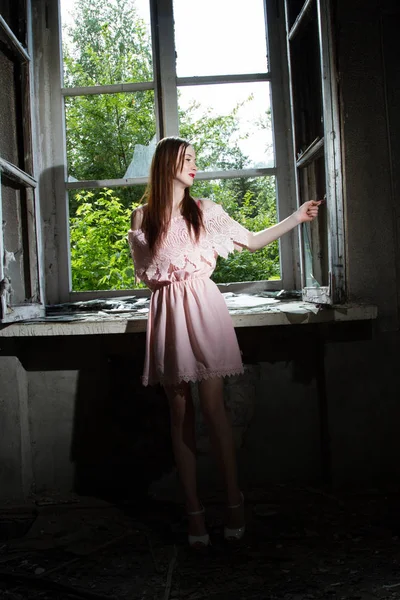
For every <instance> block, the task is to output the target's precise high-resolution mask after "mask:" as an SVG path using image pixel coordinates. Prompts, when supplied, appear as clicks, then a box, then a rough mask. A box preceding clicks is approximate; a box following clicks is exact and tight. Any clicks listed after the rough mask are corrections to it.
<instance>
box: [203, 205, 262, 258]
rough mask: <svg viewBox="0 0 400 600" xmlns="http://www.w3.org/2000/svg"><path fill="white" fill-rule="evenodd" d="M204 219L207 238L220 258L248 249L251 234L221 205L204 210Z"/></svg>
mask: <svg viewBox="0 0 400 600" xmlns="http://www.w3.org/2000/svg"><path fill="white" fill-rule="evenodd" d="M203 219H204V226H205V230H206V234H207V238H208V240H209V241H210V242H211V244H212V246H213V249H214V250H215V252H216V253H217V254H219V256H222V257H223V258H226V257H227V256H228V254H230V253H231V252H233V251H234V250H240V249H242V248H243V247H247V245H248V243H249V236H250V235H251V233H250V232H249V231H248V230H247V229H246V228H245V227H243V225H241V224H240V223H238V222H237V221H235V220H234V219H232V217H230V216H229V215H228V213H227V212H225V211H224V209H223V208H222V206H221V205H220V204H214V205H213V206H211V207H210V208H207V209H206V210H204V213H203Z"/></svg>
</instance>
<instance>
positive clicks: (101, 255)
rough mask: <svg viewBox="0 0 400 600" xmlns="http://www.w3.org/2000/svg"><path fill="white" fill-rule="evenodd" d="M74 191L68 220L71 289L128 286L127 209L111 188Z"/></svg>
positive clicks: (130, 279) (131, 273) (130, 268)
mask: <svg viewBox="0 0 400 600" xmlns="http://www.w3.org/2000/svg"><path fill="white" fill-rule="evenodd" d="M93 197H94V194H93V192H90V191H87V192H84V193H81V194H77V196H76V201H77V205H78V206H77V209H76V215H75V216H74V217H72V218H71V221H70V239H71V267H72V286H73V289H74V290H110V289H116V290H123V289H129V288H130V287H132V282H133V279H134V269H133V263H132V259H131V257H130V252H129V246H128V242H127V232H128V229H129V225H128V223H129V220H130V213H131V210H132V209H133V208H134V207H135V206H132V207H131V208H130V209H128V208H125V207H124V206H123V204H122V202H121V201H120V199H119V198H118V197H117V196H116V195H115V192H113V190H110V189H106V188H105V189H103V190H101V192H100V193H99V194H98V197H97V199H96V200H94V201H93Z"/></svg>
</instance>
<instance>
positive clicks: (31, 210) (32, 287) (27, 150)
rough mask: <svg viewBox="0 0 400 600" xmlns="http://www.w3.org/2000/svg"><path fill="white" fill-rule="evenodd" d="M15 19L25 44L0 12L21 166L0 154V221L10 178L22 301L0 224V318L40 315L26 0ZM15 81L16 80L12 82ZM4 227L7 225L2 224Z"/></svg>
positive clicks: (41, 280) (40, 277) (29, 18)
mask: <svg viewBox="0 0 400 600" xmlns="http://www.w3.org/2000/svg"><path fill="white" fill-rule="evenodd" d="M18 10H19V13H20V15H19V19H20V20H21V19H22V21H23V22H24V26H25V31H26V40H25V41H26V46H25V45H24V44H22V43H21V42H20V40H19V39H18V36H17V35H16V33H15V31H13V30H12V28H11V27H10V26H9V24H8V23H7V22H6V20H5V19H4V18H3V16H1V15H0V28H1V31H2V35H3V36H4V39H5V43H6V45H7V48H8V51H9V52H10V53H11V54H12V55H13V58H14V59H15V61H16V63H19V65H20V69H21V83H20V86H21V87H20V90H19V91H20V96H21V99H22V100H21V102H22V109H23V110H21V113H22V114H23V119H22V137H23V139H22V140H20V142H21V144H22V145H23V150H24V155H23V159H22V160H23V169H21V168H20V167H19V166H18V165H16V164H13V163H11V162H10V161H8V160H6V159H5V158H4V157H1V156H0V222H2V221H3V218H2V216H3V199H2V182H4V180H6V181H10V182H13V184H14V185H15V186H17V187H18V189H19V191H20V195H21V208H22V209H23V213H24V219H23V220H22V223H21V228H22V231H21V235H22V242H21V243H22V252H23V270H24V274H23V277H24V285H25V296H26V298H25V301H24V302H22V303H21V302H19V303H14V302H13V296H12V281H11V280H10V278H9V277H8V269H7V262H6V259H5V256H6V255H5V252H6V250H7V249H6V248H5V245H4V239H3V237H4V234H3V228H2V229H1V230H0V256H1V260H0V285H1V294H0V322H2V323H10V322H13V321H17V320H26V319H33V318H39V317H42V316H43V315H44V312H45V309H44V301H43V289H44V277H43V271H42V268H41V253H42V247H41V235H40V210H39V197H38V185H37V177H36V173H37V165H36V155H35V151H34V146H35V140H36V129H35V122H34V119H33V118H32V115H33V113H34V109H35V99H34V92H33V66H32V35H31V34H32V27H31V23H32V15H31V2H30V0H26V1H21V2H20V5H19V6H18ZM15 85H17V84H15ZM5 227H7V225H5Z"/></svg>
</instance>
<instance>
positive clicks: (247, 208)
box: [191, 176, 281, 283]
mask: <svg viewBox="0 0 400 600" xmlns="http://www.w3.org/2000/svg"><path fill="white" fill-rule="evenodd" d="M191 193H192V195H193V196H194V197H195V198H209V199H211V200H213V201H214V202H217V203H218V204H221V205H222V206H223V208H224V210H226V212H227V213H228V214H229V215H230V216H231V217H232V218H233V219H235V221H238V222H239V223H241V224H242V225H244V226H245V227H246V229H249V230H250V231H261V230H262V229H265V228H267V227H271V226H272V225H275V224H276V222H277V210H276V189H275V177H272V176H269V177H243V178H240V179H220V180H214V181H195V183H194V184H193V187H192V191H191ZM280 278H281V274H280V259H279V244H278V242H277V241H276V242H273V243H272V244H269V245H268V246H267V247H266V248H263V249H262V250H258V251H257V252H254V253H251V252H248V251H247V250H243V251H242V252H234V253H233V254H230V255H229V257H228V258H226V259H225V258H221V257H220V258H218V262H217V268H216V269H215V271H214V273H213V276H212V279H213V280H214V281H215V282H216V283H228V282H234V281H260V280H274V279H280Z"/></svg>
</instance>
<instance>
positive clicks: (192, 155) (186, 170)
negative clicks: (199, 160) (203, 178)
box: [175, 146, 197, 188]
mask: <svg viewBox="0 0 400 600" xmlns="http://www.w3.org/2000/svg"><path fill="white" fill-rule="evenodd" d="M182 152H184V155H185V156H184V160H183V166H182V169H180V161H181V159H182ZM196 173H197V167H196V152H195V151H194V148H193V146H187V148H184V147H183V146H182V149H181V151H180V152H179V155H178V171H177V173H176V175H175V181H176V182H178V183H180V184H181V185H182V186H183V187H185V188H187V187H190V186H191V185H193V181H194V178H195V176H196Z"/></svg>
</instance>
